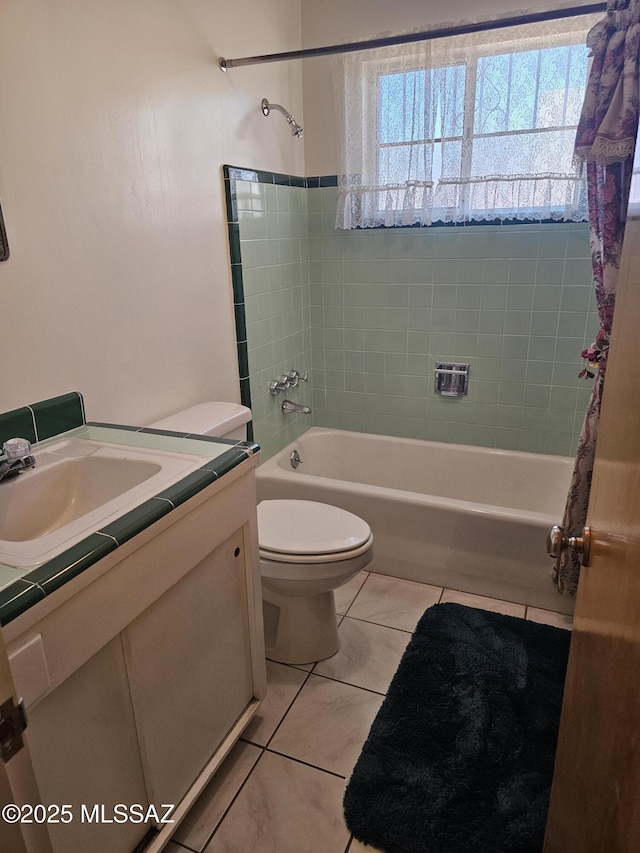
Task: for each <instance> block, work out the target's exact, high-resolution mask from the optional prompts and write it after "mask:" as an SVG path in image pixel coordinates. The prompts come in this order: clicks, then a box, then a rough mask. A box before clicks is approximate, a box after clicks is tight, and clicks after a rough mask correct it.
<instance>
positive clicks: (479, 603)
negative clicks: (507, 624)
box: [440, 589, 526, 619]
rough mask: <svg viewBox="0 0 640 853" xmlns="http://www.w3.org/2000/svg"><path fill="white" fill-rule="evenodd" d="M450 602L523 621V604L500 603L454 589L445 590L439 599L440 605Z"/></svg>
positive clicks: (497, 599) (493, 599)
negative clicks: (518, 617)
mask: <svg viewBox="0 0 640 853" xmlns="http://www.w3.org/2000/svg"><path fill="white" fill-rule="evenodd" d="M447 601H452V602H454V603H455V604H464V605H465V606H466V607H479V608H480V609H481V610H492V611H493V612H494V613H504V615H505V616H520V617H521V618H522V619H524V616H525V610H526V608H525V606H524V604H515V603H514V602H513V601H500V599H499V598H486V597H485V596H484V595H473V594H472V593H470V592H459V591H458V590H455V589H445V591H444V592H443V593H442V598H441V599H440V603H441V604H445V602H447Z"/></svg>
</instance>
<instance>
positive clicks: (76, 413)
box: [0, 391, 85, 446]
mask: <svg viewBox="0 0 640 853" xmlns="http://www.w3.org/2000/svg"><path fill="white" fill-rule="evenodd" d="M84 423H85V416H84V403H83V400H82V394H80V393H79V392H78V391H72V392H70V393H69V394H61V395H60V396H59V397H52V398H51V399H49V400H41V401H40V402H38V403H31V405H29V406H23V407H22V408H20V409H13V411H10V412H3V413H2V414H0V446H2V444H3V443H4V442H5V441H7V440H8V439H9V438H26V439H27V440H28V441H31V442H36V441H44V440H45V439H46V438H51V437H52V436H54V435H59V434H60V433H62V432H67V430H70V429H75V427H79V426H82V425H83V424H84Z"/></svg>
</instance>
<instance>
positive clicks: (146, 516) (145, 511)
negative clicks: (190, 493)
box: [97, 497, 173, 545]
mask: <svg viewBox="0 0 640 853" xmlns="http://www.w3.org/2000/svg"><path fill="white" fill-rule="evenodd" d="M172 509H173V506H172V504H171V503H169V501H167V500H161V499H159V498H157V497H153V498H149V500H148V501H145V502H144V503H142V504H140V505H139V506H137V507H135V508H134V509H132V510H129V512H127V513H125V514H124V515H122V516H120V518H117V519H116V520H115V521H112V522H111V523H110V524H107V525H106V526H105V527H101V528H100V530H98V533H97V535H100V536H103V537H110V538H111V539H115V543H116V545H124V543H125V542H128V541H129V539H132V538H133V537H134V536H135V535H136V534H137V533H141V532H142V531H143V530H144V529H145V528H147V527H150V526H151V525H152V524H153V523H154V522H156V521H159V520H160V519H161V518H162V517H163V516H165V515H167V513H169V512H171V510H172Z"/></svg>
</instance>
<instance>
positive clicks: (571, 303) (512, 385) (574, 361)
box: [236, 173, 597, 458]
mask: <svg viewBox="0 0 640 853" xmlns="http://www.w3.org/2000/svg"><path fill="white" fill-rule="evenodd" d="M260 174H261V176H262V177H265V173H260ZM245 175H248V176H249V177H250V180H238V181H237V182H236V202H237V215H238V221H239V238H240V247H241V255H242V272H243V281H244V294H245V308H246V318H245V319H246V339H247V351H248V362H249V363H248V368H249V382H250V385H251V396H252V406H253V410H254V426H255V436H256V440H258V441H259V442H260V444H261V445H262V447H263V454H264V457H265V458H267V457H268V456H270V455H271V454H272V453H274V452H275V451H277V450H278V449H280V448H281V447H283V446H284V445H285V444H287V443H288V442H289V441H291V440H293V439H294V438H295V437H296V436H297V434H299V432H301V431H303V430H304V429H306V428H307V427H308V426H311V425H318V426H331V427H338V428H344V429H355V430H362V431H365V432H376V433H381V432H382V433H388V434H393V435H400V436H407V437H416V438H427V439H435V440H442V441H454V442H462V443H467V444H474V445H485V446H490V447H502V448H507V449H516V450H526V451H535V452H548V453H556V454H572V453H573V452H574V450H575V446H576V442H577V435H578V433H579V430H580V426H581V423H582V419H583V416H584V411H585V410H586V406H587V402H588V398H589V394H590V384H589V383H588V382H585V381H584V380H579V379H578V372H579V371H580V369H581V357H580V353H581V351H582V350H583V349H584V348H585V346H586V345H587V344H588V343H590V342H591V340H592V339H593V337H594V336H595V332H596V329H597V314H596V311H595V300H594V296H593V285H592V278H591V261H590V249H589V235H588V225H587V224H586V223H584V224H574V223H549V224H542V223H541V224H511V225H473V226H464V227H431V228H402V229H365V230H356V231H336V230H335V227H334V223H335V207H336V190H335V179H333V180H332V179H331V177H330V176H329V177H328V178H308V179H306V185H305V186H291V185H286V184H280V185H278V184H276V182H275V181H271V182H270V183H263V182H261V181H260V180H258V179H257V177H255V173H245ZM266 177H268V173H266ZM280 177H281V178H282V176H280ZM332 183H333V184H334V185H331V184H332ZM440 360H451V361H468V362H469V363H470V364H471V369H470V389H469V394H468V396H467V397H464V398H444V397H440V396H439V395H437V394H436V393H435V392H434V388H433V385H434V375H433V372H434V368H435V364H436V361H440ZM293 367H295V368H296V369H299V370H307V369H310V368H311V374H310V376H311V379H312V381H311V382H309V383H308V385H307V386H306V387H305V388H298V389H296V391H295V392H293V391H292V392H291V394H290V395H289V396H291V398H292V399H294V400H295V401H296V402H304V403H307V404H309V405H311V406H312V409H313V415H312V416H310V417H307V418H305V417H304V416H292V417H294V418H295V420H292V421H288V420H286V419H285V418H284V416H282V414H281V413H280V411H279V406H280V405H281V402H282V400H283V399H284V397H285V396H286V395H284V394H281V395H278V396H277V397H272V396H271V395H270V394H269V393H268V384H269V380H270V379H272V378H276V377H277V376H278V375H280V374H281V373H283V372H286V371H287V370H290V369H291V368H293ZM288 417H289V416H287V418H288Z"/></svg>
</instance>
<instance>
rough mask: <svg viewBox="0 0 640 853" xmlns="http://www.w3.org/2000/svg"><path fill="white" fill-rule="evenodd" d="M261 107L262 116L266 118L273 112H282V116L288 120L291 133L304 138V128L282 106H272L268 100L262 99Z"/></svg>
mask: <svg viewBox="0 0 640 853" xmlns="http://www.w3.org/2000/svg"><path fill="white" fill-rule="evenodd" d="M261 106H262V114H263V115H265V116H268V115H269V113H270V112H271V110H278V112H281V113H282V115H283V116H284V117H285V118H286V120H287V123H288V124H289V125H290V126H291V132H292V133H293V135H294V136H302V128H301V127H300V125H299V124H298V122H297V121H296V120H295V118H294V117H293V116H292V115H291V113H290V112H288V111H287V110H285V108H284V107H283V106H281V105H280V104H272V103H270V102H269V101H268V100H267V98H263V99H262V104H261Z"/></svg>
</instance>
